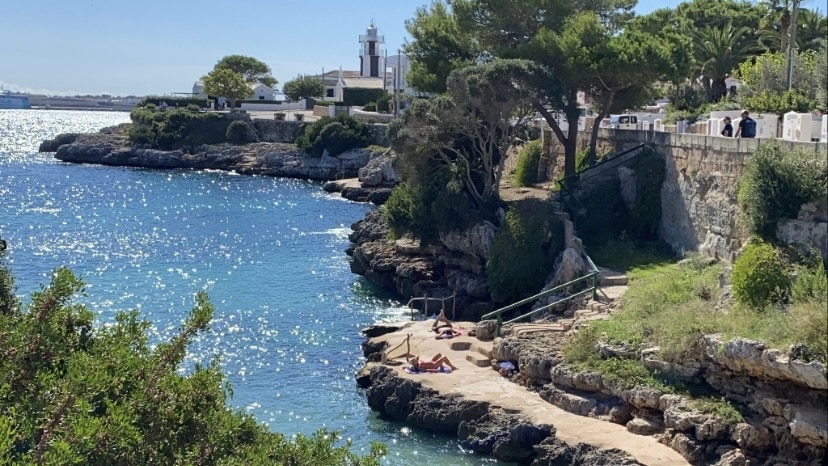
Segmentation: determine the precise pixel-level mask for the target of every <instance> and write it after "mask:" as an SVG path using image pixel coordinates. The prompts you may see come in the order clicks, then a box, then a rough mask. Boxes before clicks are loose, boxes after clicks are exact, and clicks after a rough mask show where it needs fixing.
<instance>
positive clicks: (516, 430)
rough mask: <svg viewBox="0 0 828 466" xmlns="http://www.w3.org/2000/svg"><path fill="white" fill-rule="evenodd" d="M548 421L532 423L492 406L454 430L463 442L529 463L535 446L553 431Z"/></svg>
mask: <svg viewBox="0 0 828 466" xmlns="http://www.w3.org/2000/svg"><path fill="white" fill-rule="evenodd" d="M554 432H555V429H554V428H553V427H552V426H549V425H538V426H536V425H533V424H531V423H529V422H527V421H525V420H524V419H522V418H521V417H519V416H517V415H514V414H508V413H506V412H504V411H503V410H502V409H497V408H493V409H491V410H490V411H489V412H488V413H486V414H484V415H483V416H482V417H480V418H479V419H475V420H471V421H467V422H462V423H461V424H460V426H459V428H458V429H457V434H458V436H460V438H461V439H464V440H463V446H464V447H465V448H468V449H470V450H472V451H474V452H477V453H483V454H487V455H492V456H494V457H496V458H497V459H499V460H502V461H506V462H520V463H528V462H529V461H531V460H532V459H533V458H534V457H535V456H536V453H535V451H534V448H533V447H534V446H535V445H537V444H539V443H541V442H542V441H543V440H544V439H546V438H548V437H550V436H552V435H554Z"/></svg>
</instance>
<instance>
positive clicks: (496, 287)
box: [486, 199, 563, 302]
mask: <svg viewBox="0 0 828 466" xmlns="http://www.w3.org/2000/svg"><path fill="white" fill-rule="evenodd" d="M510 207H511V208H510V209H509V211H508V212H507V213H506V221H505V222H504V224H503V225H502V226H501V227H500V229H499V230H498V232H497V236H495V240H494V244H493V245H492V251H491V254H490V255H489V259H488V261H486V275H487V277H488V280H489V288H490V289H491V292H492V299H493V300H495V301H498V302H510V301H515V300H516V299H517V298H519V297H520V296H521V295H523V294H524V293H527V292H535V291H538V290H539V289H540V288H541V287H542V286H543V283H544V281H545V280H546V276H547V275H549V273H550V272H551V271H552V265H553V262H554V260H555V258H556V257H557V255H558V253H559V252H560V251H561V250H562V249H563V225H562V224H561V222H560V221H558V220H556V219H555V217H554V212H553V209H552V206H551V204H550V203H549V202H545V201H541V200H538V199H527V200H524V201H520V202H517V203H513V204H511V206H510Z"/></svg>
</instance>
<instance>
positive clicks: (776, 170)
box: [738, 141, 828, 242]
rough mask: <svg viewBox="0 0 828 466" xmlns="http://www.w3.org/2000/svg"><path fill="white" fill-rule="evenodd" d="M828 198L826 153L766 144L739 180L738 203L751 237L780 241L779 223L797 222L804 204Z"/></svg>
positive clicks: (750, 161)
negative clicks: (777, 233) (777, 238)
mask: <svg viewBox="0 0 828 466" xmlns="http://www.w3.org/2000/svg"><path fill="white" fill-rule="evenodd" d="M827 196H828V161H827V160H826V158H825V154H824V153H820V152H814V151H805V150H802V149H796V150H791V149H790V148H787V147H785V146H784V145H783V144H781V143H779V142H776V141H774V142H767V143H763V144H762V145H761V146H760V147H759V149H757V150H756V153H754V154H753V156H751V157H750V159H748V164H747V167H746V169H745V174H744V175H743V176H742V178H741V179H740V180H739V191H738V201H739V207H740V209H741V212H742V216H743V220H744V222H745V224H746V225H747V227H748V229H749V230H750V232H751V233H753V234H756V235H758V236H759V237H761V238H762V239H764V240H766V241H771V242H773V241H775V240H776V227H777V224H778V223H779V221H781V220H785V219H793V218H796V216H797V214H798V213H799V208H800V206H801V205H802V204H804V203H806V202H810V201H815V200H818V199H825V198H826V197H827Z"/></svg>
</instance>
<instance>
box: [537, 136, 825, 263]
mask: <svg viewBox="0 0 828 466" xmlns="http://www.w3.org/2000/svg"><path fill="white" fill-rule="evenodd" d="M768 142H769V140H768V139H734V138H724V137H718V136H703V135H696V134H674V133H662V132H654V131H633V130H611V129H600V130H599V132H598V147H597V151H598V153H615V152H618V151H622V150H626V149H630V148H633V147H636V146H638V145H639V144H641V143H645V144H648V145H649V146H650V147H652V148H653V149H654V150H655V151H656V152H657V153H659V154H661V155H662V156H664V157H665V160H666V169H667V174H666V179H665V181H664V184H663V185H662V189H661V205H662V217H661V227H660V234H661V237H662V239H663V240H664V241H666V242H667V243H668V244H670V245H671V246H672V247H673V249H674V250H675V251H677V252H683V251H698V252H701V253H702V254H705V255H707V256H710V257H718V258H720V259H724V260H728V261H732V260H733V259H734V257H735V254H736V252H737V251H738V250H739V248H740V247H741V246H742V244H743V242H744V241H745V239H746V236H747V235H746V233H745V232H744V231H743V230H742V229H741V228H740V225H739V208H738V205H737V203H736V187H737V184H738V180H739V177H740V176H741V175H742V173H743V172H744V169H745V163H746V161H747V158H748V157H749V156H750V155H751V154H753V153H754V152H755V151H756V149H757V148H759V146H760V145H761V144H766V143H768ZM782 143H783V144H785V145H788V146H790V147H792V148H793V147H799V148H802V149H805V150H813V151H816V152H818V153H821V154H824V155H826V156H828V144H825V143H810V142H791V141H782ZM588 144H589V133H588V132H581V133H580V134H579V135H578V150H582V149H585V148H586V147H587V146H588ZM544 154H545V157H547V158H548V159H547V160H546V161H545V163H544V165H545V166H546V167H547V169H546V177H547V179H550V180H554V179H557V177H558V176H559V174H560V173H561V171H562V169H563V146H562V145H561V144H560V143H559V142H558V140H557V138H555V136H554V134H552V133H551V132H550V131H548V130H546V131H544ZM820 211H821V209H819V208H817V209H816V213H814V211H813V209H810V210H806V211H805V212H803V213H802V214H801V215H800V217H801V220H800V221H799V223H797V224H796V226H795V227H792V228H790V229H792V230H796V232H797V235H796V238H797V240H796V241H797V242H801V243H804V242H809V244H807V245H806V247H815V248H817V249H818V250H821V251H823V256H825V255H826V254H828V245H826V244H825V242H826V240H825V238H828V219H826V218H825V217H826V216H825V215H820V213H819V212H820ZM786 231H787V230H786Z"/></svg>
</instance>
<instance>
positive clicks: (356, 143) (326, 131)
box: [318, 121, 369, 155]
mask: <svg viewBox="0 0 828 466" xmlns="http://www.w3.org/2000/svg"><path fill="white" fill-rule="evenodd" d="M318 141H319V145H320V146H321V147H323V148H324V149H326V150H327V151H328V153H329V154H330V155H339V154H341V153H343V152H345V151H347V150H350V149H353V148H356V147H367V146H368V142H369V141H368V138H367V137H366V135H365V134H362V133H358V132H356V131H353V129H352V128H349V127H348V126H345V125H344V124H342V123H340V122H338V121H334V122H331V123H329V124H328V125H326V126H325V127H324V128H323V129H322V131H321V132H320V133H319V139H318Z"/></svg>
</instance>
